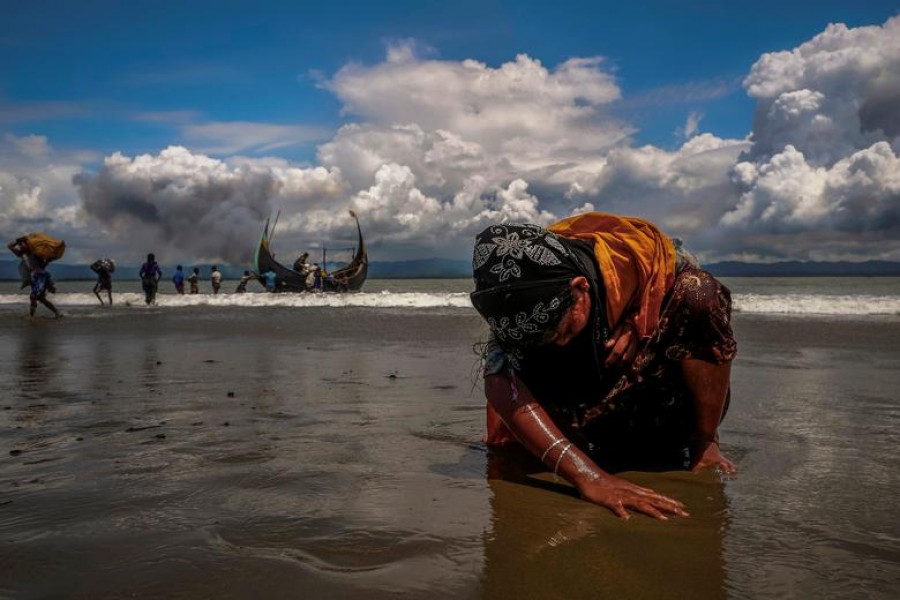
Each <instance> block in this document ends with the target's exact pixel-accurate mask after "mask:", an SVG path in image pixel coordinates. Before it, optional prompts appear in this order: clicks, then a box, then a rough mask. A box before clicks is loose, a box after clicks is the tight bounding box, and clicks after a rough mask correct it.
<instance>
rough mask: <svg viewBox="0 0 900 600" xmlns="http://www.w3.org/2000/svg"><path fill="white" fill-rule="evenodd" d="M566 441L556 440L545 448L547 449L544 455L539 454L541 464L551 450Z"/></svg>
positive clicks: (564, 439) (562, 439)
mask: <svg viewBox="0 0 900 600" xmlns="http://www.w3.org/2000/svg"><path fill="white" fill-rule="evenodd" d="M564 441H566V438H558V439H557V440H556V441H555V442H553V443H552V444H550V445H549V446H547V449H546V450H544V453H543V454H541V464H543V462H544V459H545V458H547V455H548V454H550V451H551V450H553V449H554V448H555V447H556V446H557V445H559V444H561V443H563V442H564Z"/></svg>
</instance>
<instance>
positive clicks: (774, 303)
mask: <svg viewBox="0 0 900 600" xmlns="http://www.w3.org/2000/svg"><path fill="white" fill-rule="evenodd" d="M51 298H52V301H53V302H54V303H56V304H58V305H59V306H63V307H80V306H96V305H97V304H98V303H97V299H96V298H95V297H94V295H93V294H90V293H75V294H73V293H69V294H56V295H55V296H51ZM733 299H734V310H735V312H740V313H747V314H783V315H797V316H802V315H833V316H840V315H846V316H864V315H900V298H898V297H897V296H873V295H814V294H781V295H777V294H772V295H766V294H735V295H734V297H733ZM115 302H116V304H118V305H120V306H121V305H128V304H130V305H132V306H136V307H142V306H144V296H143V294H140V293H129V292H125V293H117V294H115ZM23 303H27V295H25V294H0V306H2V305H12V304H18V305H21V304H23ZM157 303H158V305H159V306H160V307H162V308H167V307H189V306H214V307H266V306H273V307H276V306H277V307H290V308H298V309H302V308H310V307H335V308H343V307H367V308H408V309H434V308H451V309H468V310H471V309H472V304H471V302H470V301H469V295H468V294H467V293H460V292H388V291H382V292H375V293H371V292H363V293H355V294H265V293H248V294H220V295H215V296H214V295H212V294H194V295H184V296H178V295H174V294H160V295H159V296H157Z"/></svg>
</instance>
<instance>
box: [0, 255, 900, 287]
mask: <svg viewBox="0 0 900 600" xmlns="http://www.w3.org/2000/svg"><path fill="white" fill-rule="evenodd" d="M194 266H197V267H200V273H201V275H202V276H203V278H204V279H206V278H209V273H210V265H189V266H188V265H186V268H185V272H190V269H192V268H193V267H194ZM338 266H339V264H338V263H329V265H328V267H329V270H331V269H334V268H337V267H338ZM704 266H705V267H706V268H707V269H708V270H709V271H710V272H711V273H713V274H714V275H718V276H722V277H900V262H888V261H879V260H869V261H865V262H801V261H786V262H777V263H743V262H719V263H709V264H706V265H704ZM139 269H140V265H121V266H120V267H119V268H118V269H116V273H115V278H116V279H119V280H128V279H137V278H138V270H139ZM244 269H245V267H240V266H237V267H236V266H233V265H219V270H220V271H222V275H223V276H224V277H225V279H238V278H239V277H240V276H241V275H242V274H243V273H244ZM162 270H163V276H164V278H166V279H168V278H169V277H171V276H172V273H174V272H175V265H162ZM51 272H52V273H53V276H54V277H55V278H56V279H57V280H60V281H64V280H67V279H68V280H73V279H94V277H95V275H94V272H93V271H91V270H90V268H89V267H88V266H87V265H71V264H65V263H59V264H57V263H54V264H53V265H51ZM471 276H472V263H471V262H470V261H468V260H451V259H446V258H424V259H418V260H400V261H373V262H370V263H369V277H370V278H373V279H421V278H448V279H449V278H468V277H471ZM18 278H19V263H18V261H15V260H0V280H17V279H18Z"/></svg>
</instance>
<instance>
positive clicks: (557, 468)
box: [553, 442, 572, 477]
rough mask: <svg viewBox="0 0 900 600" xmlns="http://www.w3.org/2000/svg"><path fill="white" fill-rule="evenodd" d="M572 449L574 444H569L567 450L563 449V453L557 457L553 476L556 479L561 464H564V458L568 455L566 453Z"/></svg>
mask: <svg viewBox="0 0 900 600" xmlns="http://www.w3.org/2000/svg"><path fill="white" fill-rule="evenodd" d="M571 447H572V442H569V444H568V445H567V446H566V447H565V448H563V449H562V452H560V453H559V456H557V457H556V466H555V467H553V476H554V477H556V473H557V471H559V463H561V462H562V459H563V456H565V455H566V452H568V451H569V449H570V448H571Z"/></svg>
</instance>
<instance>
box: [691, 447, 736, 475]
mask: <svg viewBox="0 0 900 600" xmlns="http://www.w3.org/2000/svg"><path fill="white" fill-rule="evenodd" d="M709 467H718V468H719V470H721V471H722V472H723V473H728V474H732V473H737V466H736V465H735V464H734V463H733V462H731V461H730V460H728V459H727V458H725V455H723V454H722V451H721V450H720V449H719V444H718V442H712V441H710V442H706V443H705V444H704V445H702V446H700V447H698V448H693V449H692V450H691V471H692V472H694V473H697V472H699V471H702V470H703V469H707V468H709Z"/></svg>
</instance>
